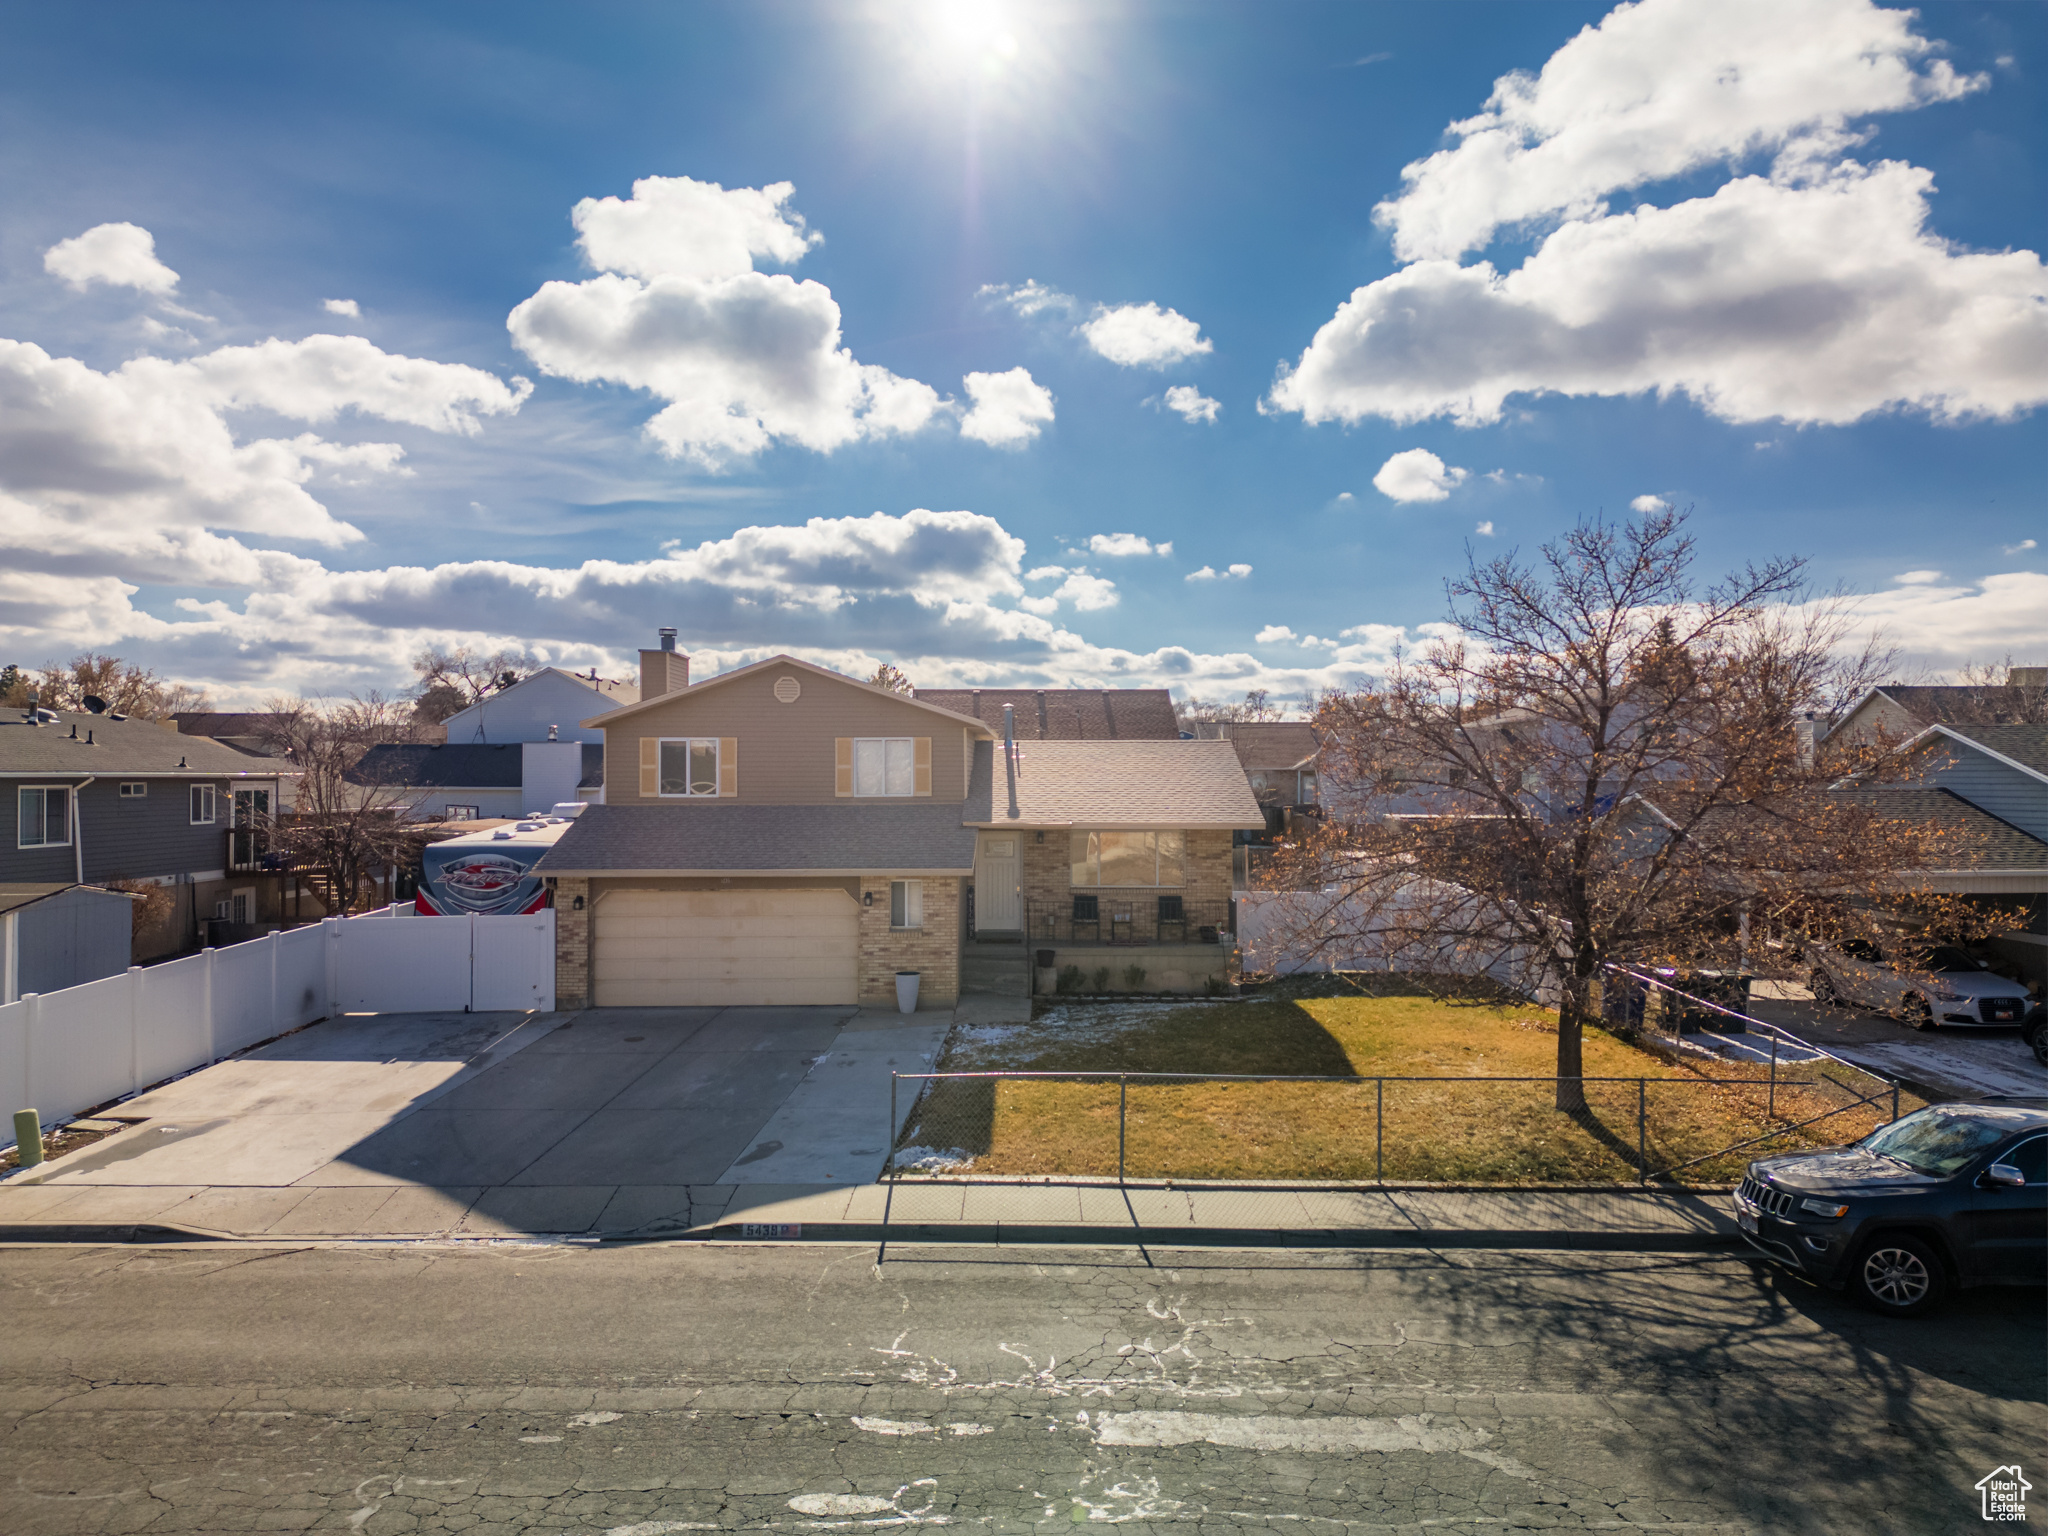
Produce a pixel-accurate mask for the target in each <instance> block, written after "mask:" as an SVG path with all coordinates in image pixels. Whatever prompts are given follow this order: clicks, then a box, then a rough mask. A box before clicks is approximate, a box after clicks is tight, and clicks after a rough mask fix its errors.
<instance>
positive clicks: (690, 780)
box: [642, 736, 739, 799]
mask: <svg viewBox="0 0 2048 1536" xmlns="http://www.w3.org/2000/svg"><path fill="white" fill-rule="evenodd" d="M656 747H657V749H658V750H659V752H660V768H659V773H658V780H659V782H658V792H659V794H660V796H661V797H662V798H663V799H677V798H685V797H691V798H694V797H703V796H716V795H721V794H728V793H737V792H738V789H737V786H738V783H739V763H738V761H737V759H738V755H739V749H738V744H737V743H735V742H734V741H733V738H731V737H730V736H727V737H723V738H721V737H717V736H673V737H667V738H662V739H660V740H658V741H657V742H656ZM728 751H730V754H731V758H732V764H731V767H730V768H729V769H728V768H726V767H725V766H724V763H725V761H726V759H727V755H728ZM642 776H643V779H644V777H645V775H644V771H643V775H642ZM728 782H730V783H731V784H732V785H733V786H734V788H733V789H731V790H727V789H726V788H725V787H724V786H725V785H726V784H727V783H728Z"/></svg>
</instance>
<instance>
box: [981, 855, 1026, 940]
mask: <svg viewBox="0 0 2048 1536" xmlns="http://www.w3.org/2000/svg"><path fill="white" fill-rule="evenodd" d="M1017 855H1018V841H1017V834H1016V833H1015V832H984V833H982V834H981V843H980V845H979V847H977V848H976V849H975V854H974V927H975V931H976V932H982V931H987V932H991V933H1010V932H1013V931H1016V930H1018V929H1021V928H1022V927H1023V926H1024V903H1023V901H1022V899H1021V898H1020V896H1019V894H1018V884H1019V880H1018V877H1019V874H1020V870H1019V861H1018V856H1017Z"/></svg>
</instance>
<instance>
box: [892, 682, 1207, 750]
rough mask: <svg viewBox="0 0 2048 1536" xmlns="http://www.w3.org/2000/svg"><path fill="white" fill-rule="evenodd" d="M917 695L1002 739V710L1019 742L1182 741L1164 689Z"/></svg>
mask: <svg viewBox="0 0 2048 1536" xmlns="http://www.w3.org/2000/svg"><path fill="white" fill-rule="evenodd" d="M912 697H913V698H915V699H917V700H918V701H919V702H920V703H924V704H936V705H937V706H938V707H939V708H940V709H950V710H952V711H953V713H954V714H956V715H966V716H968V717H969V718H970V719H974V720H979V721H980V722H981V723H982V724H983V725H985V726H987V727H988V728H989V729H990V730H992V731H994V732H995V733H996V734H997V735H998V736H1000V735H1001V734H1002V731H1003V706H1004V705H1005V704H1008V705H1009V706H1010V707H1011V708H1012V710H1013V711H1014V712H1015V717H1016V731H1017V739H1018V740H1019V741H1178V740H1179V739H1180V722H1179V721H1178V720H1177V719H1176V718H1175V717H1174V713H1173V695H1172V694H1170V693H1168V692H1167V691H1166V690H1165V689H1164V688H917V689H913V690H912Z"/></svg>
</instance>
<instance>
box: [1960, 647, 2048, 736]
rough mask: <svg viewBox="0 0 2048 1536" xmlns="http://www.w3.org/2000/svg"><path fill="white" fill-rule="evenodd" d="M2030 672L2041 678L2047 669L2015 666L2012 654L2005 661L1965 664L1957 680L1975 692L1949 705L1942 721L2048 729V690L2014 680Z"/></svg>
mask: <svg viewBox="0 0 2048 1536" xmlns="http://www.w3.org/2000/svg"><path fill="white" fill-rule="evenodd" d="M2028 670H2031V671H2032V672H2033V673H2034V674H2035V675H2036V676H2037V677H2038V676H2039V675H2040V673H2041V672H2042V671H2043V670H2044V669H2043V668H2041V667H2039V666H2038V665H2036V666H2034V667H2032V668H2028V667H2026V666H2025V664H2024V663H2022V664H2019V665H2015V663H2014V660H2013V654H2012V652H2011V651H2007V652H2006V653H2005V659H2004V660H2003V661H1975V662H1966V663H1964V664H1963V665H1962V666H1960V667H1958V668H1956V674H1955V680H1956V683H1957V684H1958V685H1959V686H1961V687H1963V688H1967V689H1969V690H1971V692H1970V693H1969V694H1968V695H1963V696H1958V697H1956V698H1954V699H1952V700H1950V701H1945V702H1944V705H1943V707H1942V709H1941V711H1940V714H1941V718H1942V720H1943V721H1944V722H1945V723H1948V724H1954V725H1966V724H1972V725H2048V687H2044V686H2043V685H2042V684H2041V683H2040V682H2038V681H2036V682H2026V683H2022V682H2016V681H2015V680H2014V679H2015V676H2016V675H2017V674H2022V673H2023V672H2025V671H2028Z"/></svg>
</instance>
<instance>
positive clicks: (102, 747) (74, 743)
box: [0, 709, 298, 779]
mask: <svg viewBox="0 0 2048 1536" xmlns="http://www.w3.org/2000/svg"><path fill="white" fill-rule="evenodd" d="M38 718H39V719H43V720H44V721H45V723H44V724H41V725H36V724H32V723H31V722H30V721H29V719H28V718H27V712H26V711H25V710H12V709H10V710H4V711H0V775H4V776H7V777H10V778H22V777H24V776H29V775H36V774H52V775H57V776H60V777H61V776H63V775H66V774H71V775H76V774H88V773H90V774H119V775H123V776H125V777H128V778H153V777H158V776H179V775H183V776H186V777H190V778H195V779H202V778H228V777H230V776H232V777H236V778H244V779H275V778H279V777H291V776H296V774H297V773H298V770H297V769H296V768H293V767H292V766H291V765H290V764H289V763H287V762H283V761H281V760H279V759H276V758H262V757H251V756H250V755H249V754H248V753H246V752H238V751H236V750H235V749H234V748H233V747H229V746H224V745H222V744H221V743H220V742H217V741H214V740H212V739H211V738H210V737H206V736H180V735H179V734H177V733H176V732H175V731H167V730H165V729H164V728H163V727H162V726H160V725H157V724H156V723H155V722H153V721H149V720H116V719H115V718H114V717H113V716H112V715H91V714H72V713H70V712H68V711H44V712H43V713H42V714H41V715H39V716H38Z"/></svg>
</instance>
